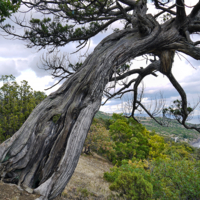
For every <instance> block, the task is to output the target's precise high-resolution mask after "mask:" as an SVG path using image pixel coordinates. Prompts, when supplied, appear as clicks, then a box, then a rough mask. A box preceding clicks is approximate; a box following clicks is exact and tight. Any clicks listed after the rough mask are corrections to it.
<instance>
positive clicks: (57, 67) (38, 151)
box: [0, 0, 200, 200]
mask: <svg viewBox="0 0 200 200" xmlns="http://www.w3.org/2000/svg"><path fill="white" fill-rule="evenodd" d="M22 4H24V5H25V6H27V7H28V8H29V10H31V9H34V10H36V11H37V12H39V13H41V14H43V15H45V17H46V18H44V19H31V20H30V22H29V23H25V22H24V21H20V20H19V19H17V21H16V23H18V24H19V25H20V26H21V27H24V28H25V33H24V35H21V36H20V35H18V34H17V33H16V32H15V31H13V30H12V29H10V28H9V27H10V25H3V24H1V28H2V29H3V30H4V31H5V32H6V33H8V34H11V35H13V36H16V37H19V38H21V39H23V40H27V41H28V47H38V48H39V49H40V48H45V47H49V46H50V47H52V48H51V51H54V49H56V48H57V47H60V46H64V45H66V44H68V43H70V42H75V41H78V42H79V43H80V44H79V48H81V47H84V45H85V44H87V42H88V40H89V39H90V38H92V37H93V36H95V35H97V34H98V33H100V32H102V31H104V30H106V29H107V28H109V26H110V25H111V24H113V23H115V22H117V21H123V22H124V28H123V29H122V30H116V31H114V32H113V33H112V34H110V35H109V36H107V37H105V38H104V39H103V40H102V41H101V42H100V43H99V44H98V45H97V46H96V48H95V49H94V51H93V53H91V54H90V55H89V56H88V57H87V58H86V59H85V61H84V62H83V63H82V64H77V65H72V64H70V65H69V66H64V62H63V60H64V59H57V56H54V57H52V59H48V58H47V59H45V64H46V65H45V68H46V69H51V70H52V74H53V75H54V76H55V77H57V76H59V77H61V80H63V79H66V80H65V82H64V83H63V84H62V86H61V87H60V88H59V89H58V90H57V91H56V92H54V93H51V94H50V95H49V96H48V97H47V98H46V99H45V100H44V101H42V102H41V103H40V104H39V105H38V106H37V107H36V108H35V109H34V110H33V112H32V113H31V114H30V116H29V118H28V119H27V120H26V122H25V123H24V124H23V126H22V127H21V128H20V129H19V131H17V132H16V133H15V134H14V135H13V136H12V137H11V138H10V139H8V140H6V141H5V142H4V143H2V144H1V145H0V177H1V180H2V181H4V182H6V183H16V184H18V185H19V186H21V187H23V188H29V190H30V188H31V189H32V190H33V191H34V192H35V193H38V194H40V195H41V197H40V198H39V200H42V199H43V200H44V199H53V198H55V197H56V196H57V195H59V194H60V193H61V192H62V190H63V189H64V187H65V186H66V184H67V183H68V181H69V179H70V177H71V176H72V174H73V172H74V169H75V167H76V165H77V162H78V159H79V156H80V154H81V151H82V148H83V144H84V140H85V138H86V136H87V132H88V129H89V127H90V124H91V121H92V119H93V117H94V115H95V113H96V112H97V111H98V109H99V107H100V105H101V98H102V96H103V94H105V95H106V96H107V98H108V99H110V98H112V97H115V96H116V95H118V96H122V95H123V94H126V93H127V92H129V91H133V92H134V101H133V107H132V109H133V110H132V114H131V115H132V117H134V112H135V110H136V109H137V108H138V106H141V107H143V108H144V109H145V107H144V106H143V105H142V103H141V101H139V100H138V97H137V96H138V95H137V92H138V85H139V83H140V82H141V81H142V80H143V79H144V78H145V77H146V76H148V75H154V76H156V74H155V72H156V71H159V72H161V73H162V74H163V75H164V76H166V77H167V78H168V79H169V81H170V82H171V83H172V85H173V86H174V88H175V89H176V90H177V91H178V93H179V94H180V97H181V101H180V103H179V115H178V116H179V118H178V119H179V121H180V123H182V124H183V125H185V126H187V127H188V125H187V124H185V122H186V119H187V117H188V115H189V114H190V112H191V110H190V109H188V105H187V97H186V93H185V92H184V90H183V88H182V87H181V86H180V84H179V83H178V82H177V80H176V79H175V77H174V76H173V74H172V66H173V60H174V56H175V53H176V52H183V53H184V54H186V55H189V56H191V57H193V58H194V59H197V60H198V59H200V48H199V47H198V44H200V42H199V41H198V42H193V41H192V40H191V39H190V35H191V34H193V33H198V32H199V31H200V12H199V10H200V1H199V2H198V3H197V4H196V5H194V6H193V7H191V8H190V9H191V11H190V14H189V15H186V12H185V7H186V6H187V5H185V3H184V0H176V1H175V3H174V4H173V2H170V0H163V1H161V0H160V1H159V0H154V1H153V2H152V4H153V5H155V7H156V8H157V9H158V10H159V12H158V13H157V14H156V15H152V14H147V1H146V0H137V1H134V0H92V1H87V0H79V1H77V0H55V1H50V0H48V1H46V0H36V1H32V0H29V1H28V0H27V1H26V0H23V1H22ZM166 14H170V18H169V19H166V20H165V22H160V21H159V17H160V16H162V15H166ZM48 15H49V18H48ZM52 16H54V20H52V19H51V18H52ZM142 55H151V56H154V57H155V59H154V60H152V61H151V64H149V65H148V66H146V67H144V68H140V69H130V68H129V67H128V66H127V64H126V62H127V61H130V60H131V59H134V58H136V57H138V56H142ZM133 67H134V66H133ZM133 74H138V76H137V78H134V79H132V78H130V79H128V81H123V80H124V79H125V78H127V77H129V76H131V75H133ZM118 81H122V82H121V83H123V85H122V88H121V89H120V90H118V91H115V92H114V93H110V92H109V89H108V88H107V89H106V90H105V87H106V85H107V84H108V83H109V82H113V83H114V84H116V83H117V82H118ZM188 128H196V130H198V131H200V129H199V128H198V127H188Z"/></svg>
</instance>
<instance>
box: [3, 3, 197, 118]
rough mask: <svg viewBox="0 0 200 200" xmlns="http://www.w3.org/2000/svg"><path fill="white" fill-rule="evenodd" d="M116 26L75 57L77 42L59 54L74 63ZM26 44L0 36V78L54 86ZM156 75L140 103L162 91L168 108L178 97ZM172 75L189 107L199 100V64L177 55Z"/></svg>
mask: <svg viewBox="0 0 200 200" xmlns="http://www.w3.org/2000/svg"><path fill="white" fill-rule="evenodd" d="M197 2H198V0H186V1H185V3H186V4H187V6H188V7H187V10H186V11H187V13H189V12H190V11H191V8H189V6H192V5H195V3H197ZM22 9H23V8H22ZM149 12H154V13H155V12H157V11H155V9H154V7H153V6H152V5H149ZM29 15H34V13H33V12H32V13H28V14H27V15H26V17H27V18H28V17H29ZM17 16H18V15H17ZM119 27H121V24H120V23H115V24H113V25H112V26H111V27H110V30H108V31H107V32H105V33H100V34H99V35H97V36H95V37H93V38H92V39H91V40H90V46H89V47H86V48H85V49H83V50H82V51H81V52H79V53H78V54H73V55H72V54H70V53H71V52H74V51H76V46H77V43H70V44H68V45H66V46H65V47H62V48H61V49H60V51H61V52H64V53H67V55H68V57H69V58H70V61H71V62H75V61H76V60H77V58H78V57H80V56H81V55H84V53H85V51H86V49H88V53H92V51H93V49H94V48H95V46H96V45H97V44H98V43H99V42H100V41H101V40H102V39H103V38H104V37H105V36H106V35H109V34H110V33H112V29H114V28H119ZM16 31H17V32H18V33H22V32H23V30H22V29H16ZM1 33H2V32H1ZM192 40H193V41H196V40H198V36H197V35H194V36H192ZM26 44H27V43H26V42H24V41H22V40H18V39H15V40H13V39H6V38H5V37H3V36H0V76H1V75H9V74H12V75H14V76H15V77H16V81H17V82H19V83H20V81H22V80H27V81H28V83H29V85H30V86H31V87H32V88H33V89H34V90H36V91H45V88H48V87H50V86H52V85H53V84H55V83H56V80H54V79H53V78H52V76H51V75H50V72H48V71H45V70H43V69H41V68H42V63H41V56H42V55H43V54H45V52H46V50H41V51H39V52H38V50H37V49H34V48H27V47H26ZM145 66H147V64H146V61H145V60H142V59H141V58H137V59H136V60H134V61H133V65H132V68H139V67H145ZM157 74H158V77H154V76H149V77H147V78H145V81H144V86H145V94H144V98H143V102H146V103H149V102H150V101H151V99H155V97H156V96H157V97H158V95H159V93H160V92H162V94H163V96H164V97H165V99H166V102H168V105H170V104H171V102H172V101H173V100H176V99H178V98H179V95H178V93H177V92H176V91H175V89H174V88H173V87H172V85H171V84H170V82H169V81H168V80H167V78H166V77H164V76H163V75H162V74H160V73H157ZM173 74H174V76H175V77H176V79H177V80H178V81H179V83H180V84H181V86H182V87H183V88H184V89H185V91H186V93H187V95H188V101H189V102H191V104H193V103H196V102H197V101H198V98H200V78H199V77H200V61H197V60H194V59H192V58H190V57H188V56H186V55H184V54H179V56H177V55H176V57H175V60H174V64H173ZM59 86H60V85H58V86H56V87H54V88H53V89H51V90H47V91H45V93H46V94H50V93H51V92H53V91H55V90H56V89H58V87H59ZM117 87H118V86H117ZM116 89H117V88H116ZM127 98H128V97H126V98H124V100H123V102H124V101H126V99H127ZM129 98H131V96H129ZM123 102H122V101H121V99H113V100H110V101H108V103H107V104H106V105H104V106H102V107H101V108H100V110H101V111H103V112H107V113H113V112H122V109H121V107H122V105H123ZM199 110H200V108H199V107H197V111H196V112H195V113H194V115H196V116H197V115H200V113H199ZM193 121H195V120H193ZM195 122H196V121H195Z"/></svg>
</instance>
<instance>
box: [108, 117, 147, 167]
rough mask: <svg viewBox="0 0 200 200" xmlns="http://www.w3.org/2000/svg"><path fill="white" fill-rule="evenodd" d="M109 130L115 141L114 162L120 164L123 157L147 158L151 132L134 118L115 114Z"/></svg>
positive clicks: (129, 158)
mask: <svg viewBox="0 0 200 200" xmlns="http://www.w3.org/2000/svg"><path fill="white" fill-rule="evenodd" d="M109 132H110V136H111V138H112V140H113V141H114V143H115V147H114V149H115V154H114V155H112V162H113V163H114V164H117V165H120V164H121V161H122V160H123V159H128V160H131V159H135V158H136V159H145V158H147V156H148V155H149V150H150V149H149V144H148V139H147V135H148V134H149V132H148V131H147V130H146V128H145V127H144V126H142V125H141V124H139V123H137V122H136V121H134V120H133V119H132V118H128V119H127V118H125V117H123V116H122V115H118V114H113V123H112V124H111V125H110V130H109Z"/></svg>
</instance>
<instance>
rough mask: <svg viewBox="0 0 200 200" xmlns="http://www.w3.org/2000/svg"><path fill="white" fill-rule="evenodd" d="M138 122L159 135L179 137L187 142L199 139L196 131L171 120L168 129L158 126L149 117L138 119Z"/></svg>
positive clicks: (199, 135)
mask: <svg viewBox="0 0 200 200" xmlns="http://www.w3.org/2000/svg"><path fill="white" fill-rule="evenodd" d="M158 119H159V118H158ZM139 121H140V123H141V124H143V125H144V126H145V127H146V128H147V130H150V131H153V130H155V132H156V133H159V134H161V135H167V136H172V137H179V139H182V140H188V142H189V141H193V140H195V139H197V138H198V137H200V134H199V133H198V132H197V131H195V130H189V129H186V128H184V127H183V126H182V125H181V124H179V123H177V122H176V121H175V120H171V122H170V124H169V126H168V127H163V126H161V125H159V124H158V123H156V122H155V121H154V120H153V119H151V118H150V117H140V118H139Z"/></svg>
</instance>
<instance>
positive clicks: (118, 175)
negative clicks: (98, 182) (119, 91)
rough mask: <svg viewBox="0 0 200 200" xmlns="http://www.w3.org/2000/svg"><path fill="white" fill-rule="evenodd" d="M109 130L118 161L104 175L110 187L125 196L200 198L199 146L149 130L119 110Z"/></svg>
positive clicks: (131, 197)
mask: <svg viewBox="0 0 200 200" xmlns="http://www.w3.org/2000/svg"><path fill="white" fill-rule="evenodd" d="M139 133H140V134H139ZM110 134H111V138H112V140H113V141H114V142H115V146H114V149H115V151H114V154H113V155H112V159H113V158H114V159H116V160H114V161H115V162H114V163H115V164H116V165H115V166H114V167H113V168H111V170H110V172H106V173H104V178H105V179H106V180H107V181H109V182H110V183H111V185H110V189H111V190H113V191H117V192H118V193H119V194H120V195H121V196H123V197H124V198H126V199H159V200H162V199H163V200H164V199H165V200H166V199H174V200H176V199H177V200H178V199H183V200H186V199H199V198H200V161H198V160H199V157H200V156H199V152H200V150H195V149H194V148H193V147H191V146H190V145H189V144H188V143H185V142H179V143H175V142H174V141H172V140H171V139H170V138H167V137H162V136H160V135H158V134H156V133H155V132H151V133H150V132H148V131H146V129H145V128H144V127H143V126H142V125H139V124H137V123H136V122H135V121H134V120H132V119H126V118H124V117H123V116H121V115H116V114H114V115H113V120H112V124H111V125H110ZM141 135H142V136H141ZM133 138H134V141H133V140H132V139H133ZM139 141H140V142H139ZM124 144H126V145H124ZM138 144H140V145H138ZM137 145H138V146H137ZM140 146H145V148H142V149H141V147H140ZM129 147H131V148H129ZM144 149H145V150H147V151H145V150H144ZM133 151H134V153H133ZM141 151H142V152H144V153H141ZM141 155H142V156H141ZM117 159H118V160H117Z"/></svg>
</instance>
